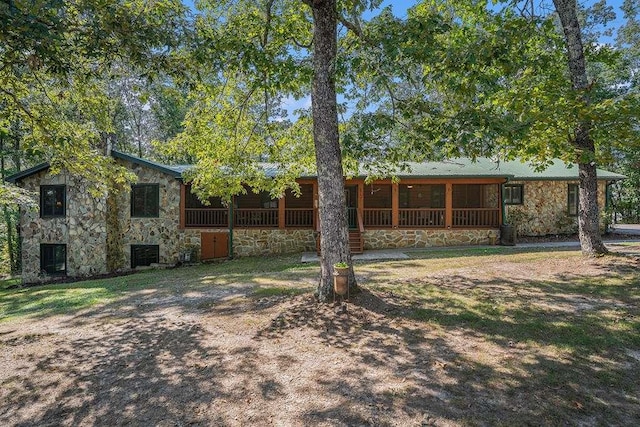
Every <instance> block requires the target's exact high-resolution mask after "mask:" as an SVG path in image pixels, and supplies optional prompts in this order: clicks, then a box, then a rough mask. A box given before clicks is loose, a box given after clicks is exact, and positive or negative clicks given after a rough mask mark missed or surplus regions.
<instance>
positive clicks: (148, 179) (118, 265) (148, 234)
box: [20, 159, 606, 282]
mask: <svg viewBox="0 0 640 427" xmlns="http://www.w3.org/2000/svg"><path fill="white" fill-rule="evenodd" d="M117 161H118V162H119V163H120V164H123V165H124V166H126V167H127V168H128V169H129V170H131V171H132V172H133V173H134V174H135V175H136V176H137V178H138V179H137V184H157V185H158V188H159V214H158V216H157V217H153V218H149V217H145V218H138V217H132V216H131V191H125V192H122V193H119V194H112V195H109V197H106V195H104V196H101V197H94V196H92V195H91V193H90V192H89V191H88V190H89V189H88V185H86V184H85V183H83V182H82V181H81V180H79V179H75V178H73V177H71V176H69V175H66V174H59V175H55V176H53V175H51V174H50V173H49V172H48V171H47V170H44V171H40V172H37V173H34V174H33V175H29V176H26V177H24V178H23V179H22V180H21V181H20V185H21V186H23V187H24V188H26V189H28V190H31V191H33V192H35V193H38V192H39V189H40V186H41V185H64V186H65V188H66V212H65V215H64V217H59V218H41V217H40V214H39V212H38V211H27V212H23V215H22V216H21V223H20V227H21V238H22V250H23V254H22V257H23V260H22V263H23V280H24V281H25V282H36V281H42V280H46V279H47V277H46V275H44V274H43V273H42V272H41V268H40V245H41V244H65V245H66V252H67V260H66V261H67V262H66V272H67V275H69V276H91V275H97V274H103V273H107V272H109V271H114V270H127V269H129V268H131V246H132V245H158V247H159V262H160V263H162V264H169V265H172V264H175V263H177V262H178V261H179V260H180V259H181V254H182V253H185V252H191V254H192V256H193V257H194V259H195V260H198V259H199V258H200V247H201V233H202V232H208V233H210V232H222V233H226V232H228V229H210V228H206V229H191V228H188V229H181V228H180V197H181V182H180V180H179V179H176V177H175V174H174V175H171V174H169V173H166V172H164V171H163V170H160V169H158V168H155V167H150V166H148V165H146V164H143V163H136V162H135V161H129V160H125V159H118V160H117ZM509 184H522V185H523V204H522V205H511V206H507V207H506V212H507V215H508V218H509V217H510V218H511V222H512V223H517V230H518V234H520V235H530V236H541V235H547V234H562V233H571V232H575V231H576V229H577V226H576V218H575V217H569V216H568V215H567V198H568V184H577V181H514V182H510V183H509ZM605 191H606V183H605V182H603V181H601V182H599V184H598V193H599V194H598V196H599V203H600V208H601V209H604V205H605ZM495 203H498V201H497V200H496V201H495ZM315 236H316V233H315V232H314V230H312V229H277V228H276V229H256V228H236V229H234V235H233V242H234V245H233V246H234V256H237V257H244V256H261V255H268V254H285V253H295V252H303V251H315V249H316V240H315ZM363 237H364V248H365V249H386V248H420V247H431V246H456V245H480V244H495V243H496V242H497V241H498V238H499V230H497V229H452V230H445V229H373V230H366V231H365V232H364V235H363ZM192 259H193V258H192Z"/></svg>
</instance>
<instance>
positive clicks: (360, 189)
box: [358, 181, 364, 221]
mask: <svg viewBox="0 0 640 427" xmlns="http://www.w3.org/2000/svg"><path fill="white" fill-rule="evenodd" d="M358 215H359V216H360V219H362V221H364V181H358Z"/></svg>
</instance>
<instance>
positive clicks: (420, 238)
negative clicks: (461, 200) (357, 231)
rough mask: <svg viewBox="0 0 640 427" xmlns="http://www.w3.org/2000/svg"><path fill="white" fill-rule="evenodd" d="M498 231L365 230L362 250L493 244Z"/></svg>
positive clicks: (496, 238)
mask: <svg viewBox="0 0 640 427" xmlns="http://www.w3.org/2000/svg"><path fill="white" fill-rule="evenodd" d="M499 234H500V233H499V231H498V230H493V229H485V230H444V229H433V230H403V229H396V230H365V232H364V234H363V236H364V248H365V249H366V250H368V249H389V248H425V247H431V246H464V245H490V244H495V243H496V242H497V240H498V236H499Z"/></svg>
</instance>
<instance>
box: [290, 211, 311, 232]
mask: <svg viewBox="0 0 640 427" xmlns="http://www.w3.org/2000/svg"><path fill="white" fill-rule="evenodd" d="M284 225H285V227H308V228H310V227H313V209H304V208H296V209H285V211H284Z"/></svg>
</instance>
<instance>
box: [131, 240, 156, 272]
mask: <svg viewBox="0 0 640 427" xmlns="http://www.w3.org/2000/svg"><path fill="white" fill-rule="evenodd" d="M158 262H160V246H158V245H131V268H136V267H138V266H141V265H151V264H157V263H158Z"/></svg>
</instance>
